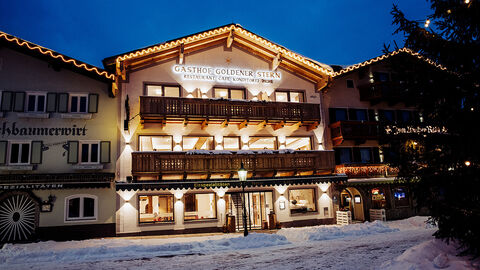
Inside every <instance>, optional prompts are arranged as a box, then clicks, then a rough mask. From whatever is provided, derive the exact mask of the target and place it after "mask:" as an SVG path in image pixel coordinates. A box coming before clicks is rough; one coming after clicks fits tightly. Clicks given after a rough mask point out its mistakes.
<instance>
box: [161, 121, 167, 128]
mask: <svg viewBox="0 0 480 270" xmlns="http://www.w3.org/2000/svg"><path fill="white" fill-rule="evenodd" d="M166 125H167V120H165V119H162V121H160V127H161V128H162V129H165V126H166Z"/></svg>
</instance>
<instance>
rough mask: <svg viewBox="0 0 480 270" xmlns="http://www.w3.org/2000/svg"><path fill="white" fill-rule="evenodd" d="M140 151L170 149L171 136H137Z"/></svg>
mask: <svg viewBox="0 0 480 270" xmlns="http://www.w3.org/2000/svg"><path fill="white" fill-rule="evenodd" d="M139 141H140V146H139V150H140V151H172V146H173V144H172V143H173V140H172V136H139Z"/></svg>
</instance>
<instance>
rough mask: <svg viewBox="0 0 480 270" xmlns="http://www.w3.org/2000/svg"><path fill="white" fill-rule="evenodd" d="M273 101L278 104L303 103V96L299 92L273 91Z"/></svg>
mask: <svg viewBox="0 0 480 270" xmlns="http://www.w3.org/2000/svg"><path fill="white" fill-rule="evenodd" d="M275 100H276V101H278V102H304V96H303V92H300V91H275Z"/></svg>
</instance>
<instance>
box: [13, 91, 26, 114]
mask: <svg viewBox="0 0 480 270" xmlns="http://www.w3.org/2000/svg"><path fill="white" fill-rule="evenodd" d="M13 111H15V112H23V111H25V92H15V100H14V103H13Z"/></svg>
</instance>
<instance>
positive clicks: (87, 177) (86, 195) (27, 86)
mask: <svg viewBox="0 0 480 270" xmlns="http://www.w3.org/2000/svg"><path fill="white" fill-rule="evenodd" d="M112 79H113V76H112V75H110V74H109V73H108V72H106V71H103V70H100V69H98V68H96V67H93V66H90V65H88V64H85V63H82V62H80V61H78V60H76V59H73V58H70V57H67V56H65V55H62V54H60V53H57V52H55V51H52V50H49V49H47V48H44V47H41V46H38V45H36V44H33V43H31V42H28V41H25V40H21V39H19V38H17V37H14V36H11V35H8V34H6V33H4V32H0V111H1V112H0V134H1V138H0V242H10V241H25V240H32V239H36V238H39V239H58V240H60V239H81V238H88V237H98V236H108V235H110V236H113V235H115V224H114V223H115V199H114V198H115V188H114V178H115V174H114V173H115V159H116V149H117V140H118V139H117V130H116V128H117V125H116V122H117V114H116V113H115V112H116V110H117V103H116V100H115V99H114V98H112V97H113V95H112V93H111V85H112V82H113V81H112Z"/></svg>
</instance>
